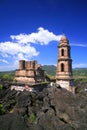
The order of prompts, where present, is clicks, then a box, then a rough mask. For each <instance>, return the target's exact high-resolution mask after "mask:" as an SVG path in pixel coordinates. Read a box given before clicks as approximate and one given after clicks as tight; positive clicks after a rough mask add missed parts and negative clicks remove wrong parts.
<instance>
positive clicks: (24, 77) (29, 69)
mask: <svg viewBox="0 0 87 130" xmlns="http://www.w3.org/2000/svg"><path fill="white" fill-rule="evenodd" d="M15 79H16V81H18V82H21V83H39V82H43V81H44V80H45V78H44V70H42V69H41V66H40V65H39V64H38V63H37V61H35V60H34V61H25V60H20V61H19V69H17V70H16V73H15Z"/></svg>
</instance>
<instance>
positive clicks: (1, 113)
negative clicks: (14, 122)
mask: <svg viewBox="0 0 87 130" xmlns="http://www.w3.org/2000/svg"><path fill="white" fill-rule="evenodd" d="M3 114H5V110H4V106H3V104H0V115H3Z"/></svg>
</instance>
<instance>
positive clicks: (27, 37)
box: [11, 27, 62, 45]
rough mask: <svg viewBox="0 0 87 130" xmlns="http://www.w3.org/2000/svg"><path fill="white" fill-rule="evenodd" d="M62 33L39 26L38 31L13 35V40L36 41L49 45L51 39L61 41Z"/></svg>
mask: <svg viewBox="0 0 87 130" xmlns="http://www.w3.org/2000/svg"><path fill="white" fill-rule="evenodd" d="M61 36H62V35H55V34H54V33H53V32H49V31H48V30H45V29H44V28H42V27H39V28H38V32H36V33H31V34H19V35H11V38H12V40H16V41H17V42H18V43H22V44H26V43H34V44H40V45H47V44H49V43H50V42H51V41H59V40H60V38H61Z"/></svg>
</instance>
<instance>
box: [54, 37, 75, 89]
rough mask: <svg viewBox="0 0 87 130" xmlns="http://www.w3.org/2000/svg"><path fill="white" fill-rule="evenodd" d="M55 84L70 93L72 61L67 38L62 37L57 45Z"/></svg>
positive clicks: (71, 86)
mask: <svg viewBox="0 0 87 130" xmlns="http://www.w3.org/2000/svg"><path fill="white" fill-rule="evenodd" d="M56 83H57V84H60V86H61V87H62V88H66V89H67V90H69V91H72V90H71V89H72V88H73V77H72V59H71V56H70V45H69V40H68V38H67V37H66V36H65V35H63V36H62V37H61V39H60V42H59V45H58V61H57V70H56Z"/></svg>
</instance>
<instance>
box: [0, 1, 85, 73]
mask: <svg viewBox="0 0 87 130" xmlns="http://www.w3.org/2000/svg"><path fill="white" fill-rule="evenodd" d="M62 34H65V35H66V36H67V37H68V39H69V42H70V45H71V57H72V60H73V68H75V67H80V68H81V67H87V58H86V56H87V0H0V71H6V70H14V69H17V68H18V60H21V59H25V60H37V61H38V63H39V64H42V65H44V64H47V65H52V64H53V65H56V63H57V56H58V49H57V45H58V43H59V40H60V38H61V35H62Z"/></svg>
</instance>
